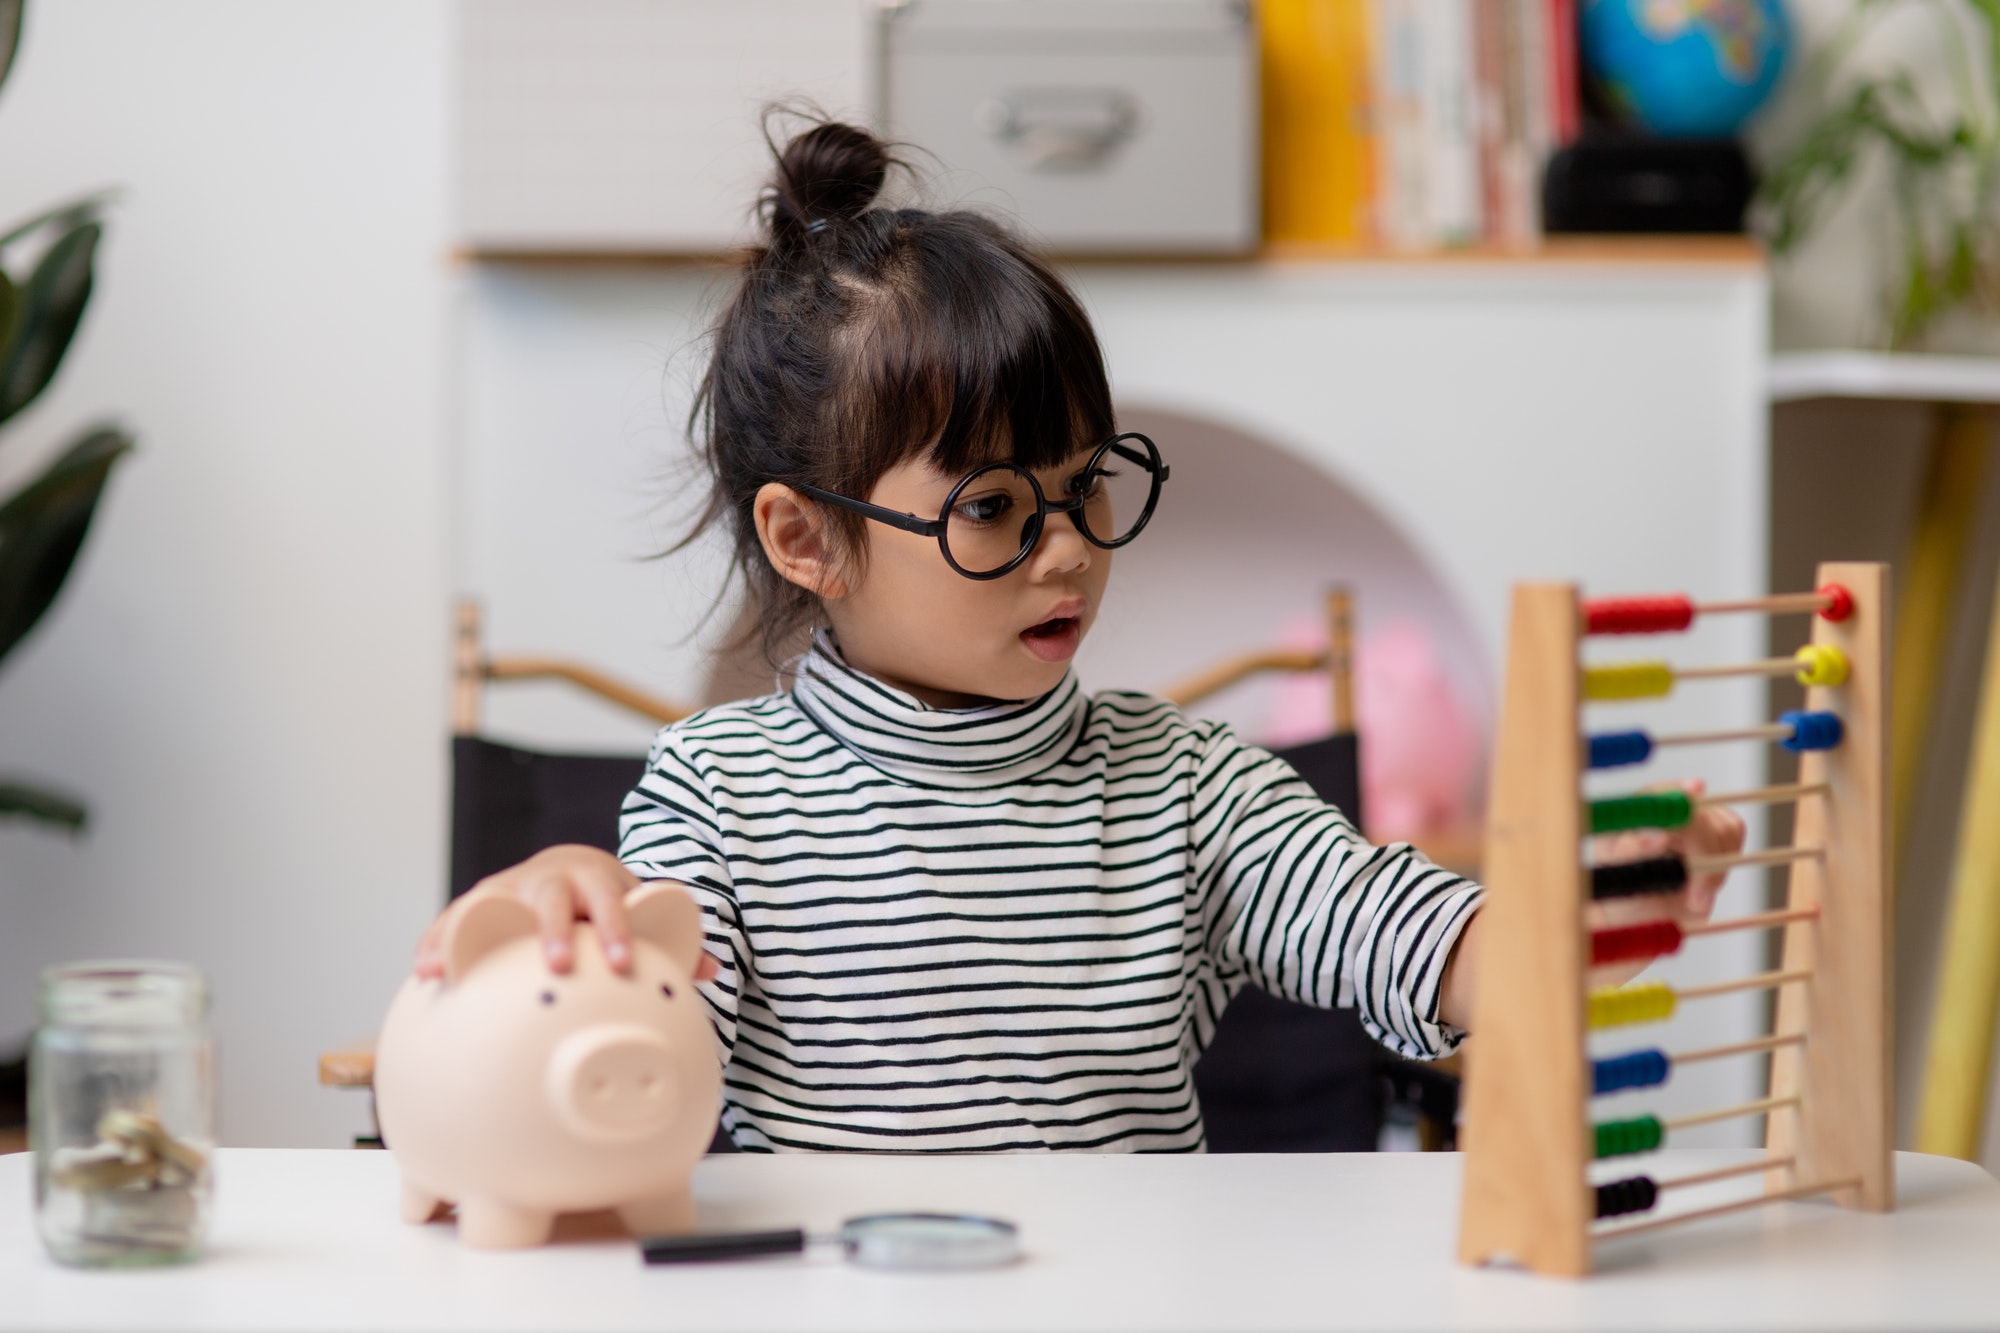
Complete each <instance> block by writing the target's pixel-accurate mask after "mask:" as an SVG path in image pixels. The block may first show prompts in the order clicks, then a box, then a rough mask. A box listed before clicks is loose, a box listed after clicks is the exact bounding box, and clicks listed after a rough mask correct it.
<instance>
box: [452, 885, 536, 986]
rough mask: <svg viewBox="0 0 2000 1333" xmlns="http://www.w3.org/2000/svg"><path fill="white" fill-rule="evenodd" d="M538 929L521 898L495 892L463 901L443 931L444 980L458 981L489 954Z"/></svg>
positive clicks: (454, 982) (532, 914)
mask: <svg viewBox="0 0 2000 1333" xmlns="http://www.w3.org/2000/svg"><path fill="white" fill-rule="evenodd" d="M535 931H536V921H535V914H534V913H533V912H532V911H530V910H529V909H528V905H527V904H526V903H524V902H522V901H521V900H520V899H518V898H507V897H502V896H501V895H499V894H493V895H490V896H484V897H478V898H472V899H469V900H467V901H465V902H463V903H460V904H459V906H458V909H457V910H456V911H454V912H453V913H452V914H451V920H450V922H449V923H448V924H447V925H446V926H445V930H444V979H445V981H446V982H447V983H449V984H453V985H455V984H457V983H458V982H459V981H460V980H461V979H462V978H463V977H464V976H465V974H466V973H467V972H470V971H471V970H472V968H473V965H474V964H475V963H477V962H478V961H479V960H480V959H482V958H484V957H485V956H486V955H487V954H489V953H492V952H493V951H494V950H495V949H497V948H499V947H500V946H501V945H503V944H505V943H507V941H509V940H515V939H519V938H520V937H521V936H523V935H533V934H534V933H535Z"/></svg>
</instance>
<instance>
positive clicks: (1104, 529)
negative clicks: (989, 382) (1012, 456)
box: [793, 431, 1167, 579]
mask: <svg viewBox="0 0 2000 1333" xmlns="http://www.w3.org/2000/svg"><path fill="white" fill-rule="evenodd" d="M1166 479H1167V465H1166V464H1165V463H1163V462H1161V461H1160V450H1159V446H1157V445H1155V444H1154V443H1153V442H1152V440H1150V439H1148V438H1147V437H1146V436H1144V435H1141V434H1139V433H1138V432H1137V431H1126V432H1125V433H1124V434H1122V435H1114V436H1112V437H1111V438H1110V439H1108V440H1106V441H1105V442H1104V443H1103V444H1100V445H1098V446H1097V449H1096V450H1095V452H1093V453H1092V454H1091V455H1090V461H1089V462H1088V463H1085V464H1084V465H1083V467H1082V468H1080V469H1079V470H1078V471H1077V472H1076V473H1075V474H1074V475H1072V476H1071V477H1070V479H1069V480H1068V481H1066V482H1065V483H1063V490H1064V495H1063V498H1062V499H1060V500H1051V499H1049V498H1048V496H1046V495H1045V494H1043V493H1042V484H1041V483H1040V482H1038V481H1036V480H1035V477H1034V474H1033V473H1031V472H1028V471H1027V470H1026V469H1024V468H1021V467H1017V466H1016V465H1014V464H1013V463H988V464H987V465H986V466H985V467H982V468H979V469H977V470H975V471H973V472H971V473H969V474H967V475H966V476H965V477H964V478H963V479H962V480H961V481H960V482H959V483H958V485H956V486H954V487H952V488H951V493H950V494H949V495H947V496H946V497H945V501H944V510H943V512H942V513H940V514H939V515H938V516H937V517H936V518H918V517H917V516H916V515H915V514H905V513H902V512H901V511H899V510H895V509H885V508H884V507H883V506H881V505H877V504H870V503H868V502H867V501H866V500H856V499H853V498H851V497H849V496H845V495H836V494H834V493H833V492H832V491H823V490H821V489H819V488H818V487H817V486H795V487H793V489H794V490H797V491H799V492H801V493H802V494H805V495H810V496H811V497H812V498H813V499H815V500H823V501H825V502H826V503H827V504H830V505H837V506H838V507H840V508H842V509H845V510H848V511H849V512H851V513H856V514H860V515H861V516H862V517H864V518H872V519H874V520H875V521H876V522H877V523H887V524H888V525H889V526H890V527H892V528H900V529H902V530H903V531H904V532H914V533H916V534H917V535H918V536H920V537H935V538H937V544H938V550H940V551H942V552H943V553H944V561H945V563H946V564H948V565H950V566H951V567H952V568H953V569H955V570H957V571H958V572H959V573H961V574H963V575H965V577H967V578H969V579H997V578H999V577H1000V576H1001V575H1003V574H1006V573H1008V572H1010V571H1011V570H1014V569H1016V568H1018V567H1019V566H1020V564H1021V562H1022V561H1023V560H1026V559H1027V558H1028V555H1029V553H1030V552H1031V551H1033V550H1034V549H1035V543H1036V542H1038V541H1040V540H1041V538H1042V526H1043V525H1044V524H1045V523H1046V522H1047V521H1048V516H1049V515H1050V514H1051V513H1057V514H1068V515H1069V516H1070V519H1071V521H1072V522H1074V523H1075V524H1076V530H1077V531H1078V532H1080V533H1082V534H1083V538H1084V540H1085V541H1088V542H1089V543H1090V544H1091V545H1093V546H1100V547H1103V548H1104V549H1105V550H1107V551H1109V550H1114V549H1116V548H1117V547H1120V546H1123V545H1124V544H1125V543H1127V542H1129V541H1131V540H1132V539H1133V538H1134V537H1136V536H1138V535H1139V534H1140V533H1141V532H1142V531H1144V530H1145V527H1146V522H1147V520H1148V519H1150V518H1152V517H1153V508H1154V506H1155V505H1157V504H1159V502H1160V486H1161V484H1162V483H1163V482H1165V481H1166Z"/></svg>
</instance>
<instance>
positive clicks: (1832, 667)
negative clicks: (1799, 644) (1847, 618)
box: [1792, 643, 1847, 685]
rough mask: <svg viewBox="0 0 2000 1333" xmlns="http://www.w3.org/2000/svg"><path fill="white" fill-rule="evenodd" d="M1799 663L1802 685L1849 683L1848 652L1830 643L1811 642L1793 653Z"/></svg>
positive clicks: (1800, 682)
mask: <svg viewBox="0 0 2000 1333" xmlns="http://www.w3.org/2000/svg"><path fill="white" fill-rule="evenodd" d="M1792 660H1793V661H1795V662H1797V663H1798V664H1799V684H1801V685H1844V684H1846V683H1847V654H1846V653H1843V652H1841V651H1840V649H1838V648H1836V647H1834V646H1833V645H1832V644H1828V643H1809V644H1807V645H1806V646H1805V647H1803V648H1801V649H1799V650H1798V651H1797V652H1796V653H1793V654H1792Z"/></svg>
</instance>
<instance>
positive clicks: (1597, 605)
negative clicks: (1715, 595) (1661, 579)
mask: <svg viewBox="0 0 2000 1333" xmlns="http://www.w3.org/2000/svg"><path fill="white" fill-rule="evenodd" d="M1693 623H1694V601H1693V599H1691V598H1688V597H1682V596H1679V595H1676V594H1669V595H1667V596H1664V597H1603V598H1599V599H1598V600H1596V601H1594V602H1585V603H1584V604H1583V628H1584V633H1586V634H1666V633H1670V632H1672V631H1675V630H1683V629H1686V628H1687V627H1688V626H1689V625H1692V624H1693Z"/></svg>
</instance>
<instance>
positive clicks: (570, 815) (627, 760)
mask: <svg viewBox="0 0 2000 1333" xmlns="http://www.w3.org/2000/svg"><path fill="white" fill-rule="evenodd" d="M453 658H454V660H453V670H452V702H451V722H452V738H451V762H452V793H451V800H452V819H451V869H450V884H449V897H451V898H456V897H458V895H459V894H461V893H464V892H465V891H466V890H467V889H469V888H471V887H472V886H473V885H474V884H477V883H478V882H479V881H480V880H481V879H484V878H485V877H486V876H487V875H490V874H492V873H494V872H495V871H498V870H504V869H506V868H507V867H508V866H510V865H513V864H515V863H516V862H518V861H522V860H525V859H526V858H527V857H529V856H532V855H534V853H536V852H538V851H540V850H541V849H542V848H544V847H553V846H555V845H556V844H558V843H565V842H580V843H585V844H588V845H591V846H596V847H603V848H605V849H606V850H608V851H615V850H617V846H618V807H619V805H620V804H621V803H623V801H624V799H625V794H626V793H627V792H629V791H631V790H632V788H633V787H634V786H636V785H638V781H639V778H640V776H641V775H642V774H643V773H644V772H645V767H646V762H645V758H644V756H641V755H593V754H551V753H548V752H546V751H541V750H532V749H527V748H524V747H521V746H516V745H505V744H501V743H500V742H497V741H492V740H487V739H486V738H484V737H482V736H480V735H479V734H478V732H479V723H480V702H481V699H482V697H483V695H484V692H485V688H486V683H487V682H488V681H496V680H503V681H506V680H565V681H568V682H570V683H571V684H573V685H576V686H578V687H579V688H581V689H584V690H587V691H589V692H590V693H591V694H594V695H597V696H598V697H599V698H602V699H605V700H608V701H610V702H611V703H614V704H617V705H619V706H620V707H623V708H627V709H630V710H631V711H633V712H635V713H638V714H639V715H641V716H642V717H645V718H648V719H650V720H652V721H653V722H655V723H658V724H660V725H662V726H664V725H665V724H667V723H669V722H676V721H679V720H680V719H681V718H683V717H686V716H687V715H688V713H689V712H690V711H692V710H690V709H686V708H682V707H680V706H679V705H677V704H674V703H670V702H668V701H667V700H665V699H661V698H658V697H657V696H655V695H652V694H649V693H647V692H646V691H644V690H641V689H639V688H637V687H636V686H633V685H630V684H627V683H626V682H624V681H620V680H616V679H614V678H612V677H610V676H607V675H605V674H604V673H603V672H601V671H598V670H596V669H595V668H593V667H589V666H585V665H583V664H581V663H578V662H572V661H568V660H566V659H561V658H550V657H489V656H488V655H487V654H486V651H485V648H484V645H483V644H482V643H481V633H480V615H479V606H478V604H477V603H476V602H472V601H470V600H468V601H463V602H460V603H459V606H458V619H457V644H456V649H455V652H454V654H453ZM319 1081H320V1083H321V1084H323V1085H325V1086H327V1087H334V1088H359V1089H364V1090H368V1089H372V1088H373V1086H374V1082H375V1043H374V1039H373V1038H372V1037H371V1038H368V1039H365V1040H363V1041H358V1042H354V1043H351V1044H349V1045H347V1046H343V1047H340V1048H337V1049H335V1050H331V1051H326V1052H324V1053H322V1054H321V1055H320V1057H319ZM356 1142H357V1144H359V1145H362V1146H379V1145H380V1142H381V1140H380V1138H379V1136H377V1135H373V1134H369V1135H362V1136H361V1137H360V1138H359V1139H357V1140H356Z"/></svg>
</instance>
